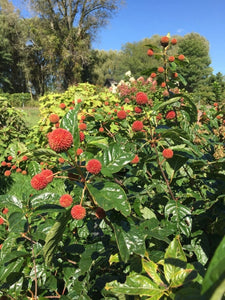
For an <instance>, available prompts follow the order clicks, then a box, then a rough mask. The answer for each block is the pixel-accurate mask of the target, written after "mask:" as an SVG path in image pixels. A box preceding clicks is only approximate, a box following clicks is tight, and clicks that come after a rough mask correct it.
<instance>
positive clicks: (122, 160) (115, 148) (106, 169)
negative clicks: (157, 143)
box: [99, 143, 134, 176]
mask: <svg viewBox="0 0 225 300" xmlns="http://www.w3.org/2000/svg"><path fill="white" fill-rule="evenodd" d="M133 158H134V154H133V153H129V152H126V151H125V150H124V149H123V147H121V145H119V144H115V143H114V144H111V145H110V146H109V148H108V149H106V150H104V151H103V153H102V156H101V157H99V160H100V161H101V163H102V169H101V172H102V174H103V175H105V176H111V175H112V174H113V173H117V172H119V171H120V170H121V169H122V168H123V167H124V166H125V165H127V164H128V163H130V162H131V160H132V159H133Z"/></svg>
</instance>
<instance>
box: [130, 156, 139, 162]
mask: <svg viewBox="0 0 225 300" xmlns="http://www.w3.org/2000/svg"><path fill="white" fill-rule="evenodd" d="M138 162H139V157H138V155H137V154H136V155H135V157H134V158H133V159H132V161H131V163H132V164H137V163H138Z"/></svg>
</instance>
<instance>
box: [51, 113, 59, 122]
mask: <svg viewBox="0 0 225 300" xmlns="http://www.w3.org/2000/svg"><path fill="white" fill-rule="evenodd" d="M49 121H50V122H51V123H53V124H55V123H58V122H59V116H58V115H57V114H51V115H50V116H49Z"/></svg>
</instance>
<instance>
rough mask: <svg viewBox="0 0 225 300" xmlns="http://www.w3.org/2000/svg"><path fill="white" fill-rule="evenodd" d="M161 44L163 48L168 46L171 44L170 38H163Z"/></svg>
mask: <svg viewBox="0 0 225 300" xmlns="http://www.w3.org/2000/svg"><path fill="white" fill-rule="evenodd" d="M160 43H161V45H162V46H163V47H166V46H168V44H169V38H168V36H163V37H162V38H161V40H160Z"/></svg>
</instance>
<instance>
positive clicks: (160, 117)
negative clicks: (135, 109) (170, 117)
mask: <svg viewBox="0 0 225 300" xmlns="http://www.w3.org/2000/svg"><path fill="white" fill-rule="evenodd" d="M161 119H162V114H161V113H158V115H157V116H156V120H158V121H159V120H161Z"/></svg>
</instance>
